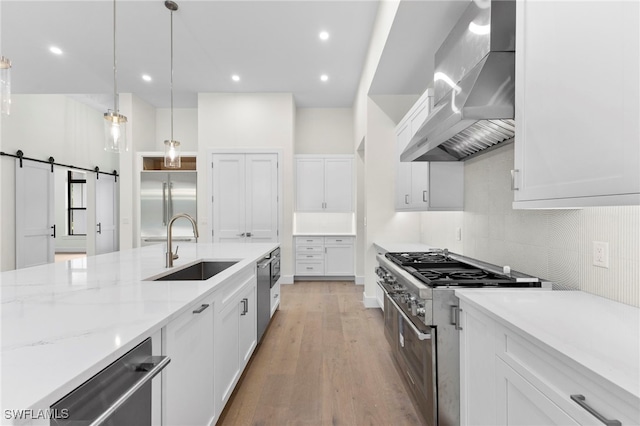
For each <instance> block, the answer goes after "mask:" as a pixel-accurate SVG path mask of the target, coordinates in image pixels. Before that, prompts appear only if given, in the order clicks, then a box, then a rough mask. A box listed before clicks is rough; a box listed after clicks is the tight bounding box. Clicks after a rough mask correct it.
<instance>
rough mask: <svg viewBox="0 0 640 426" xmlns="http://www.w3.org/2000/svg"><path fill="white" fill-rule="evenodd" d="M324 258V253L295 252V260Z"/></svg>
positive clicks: (320, 259)
mask: <svg viewBox="0 0 640 426" xmlns="http://www.w3.org/2000/svg"><path fill="white" fill-rule="evenodd" d="M323 259H324V253H314V252H309V253H304V252H303V253H296V260H316V261H317V260H319V261H322V260H323Z"/></svg>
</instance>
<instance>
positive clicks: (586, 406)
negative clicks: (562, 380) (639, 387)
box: [571, 394, 622, 426]
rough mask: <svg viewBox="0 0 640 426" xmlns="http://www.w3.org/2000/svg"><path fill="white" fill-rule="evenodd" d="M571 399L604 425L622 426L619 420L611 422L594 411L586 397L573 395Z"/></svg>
mask: <svg viewBox="0 0 640 426" xmlns="http://www.w3.org/2000/svg"><path fill="white" fill-rule="evenodd" d="M571 399H572V400H573V401H575V403H576V404H578V405H579V406H581V407H582V408H584V409H585V410H587V411H588V412H589V414H591V415H593V417H595V418H596V419H598V420H600V421H601V422H602V423H604V424H605V425H607V426H621V425H622V423H620V421H619V420H609V419H607V418H606V417H604V416H603V415H602V414H600V413H598V412H597V411H596V410H594V409H593V408H592V407H591V406H590V405H589V404H587V402H586V399H587V398H585V397H584V395H579V394H576V395H571Z"/></svg>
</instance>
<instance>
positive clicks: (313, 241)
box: [296, 237, 324, 246]
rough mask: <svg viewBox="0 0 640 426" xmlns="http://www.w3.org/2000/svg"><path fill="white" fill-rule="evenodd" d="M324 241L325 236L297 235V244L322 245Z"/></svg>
mask: <svg viewBox="0 0 640 426" xmlns="http://www.w3.org/2000/svg"><path fill="white" fill-rule="evenodd" d="M323 243H324V238H323V237H296V246H302V245H306V246H309V245H322V244H323Z"/></svg>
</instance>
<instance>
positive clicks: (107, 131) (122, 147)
mask: <svg viewBox="0 0 640 426" xmlns="http://www.w3.org/2000/svg"><path fill="white" fill-rule="evenodd" d="M104 137H105V138H104V150H105V151H110V152H123V151H128V150H129V147H128V146H127V117H125V116H124V115H122V114H118V113H117V112H113V111H109V112H105V113H104Z"/></svg>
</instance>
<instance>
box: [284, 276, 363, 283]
mask: <svg viewBox="0 0 640 426" xmlns="http://www.w3.org/2000/svg"><path fill="white" fill-rule="evenodd" d="M293 280H294V281H354V282H355V277H354V276H353V275H345V276H336V275H295V276H294V277H293Z"/></svg>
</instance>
